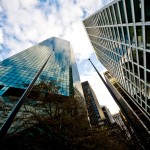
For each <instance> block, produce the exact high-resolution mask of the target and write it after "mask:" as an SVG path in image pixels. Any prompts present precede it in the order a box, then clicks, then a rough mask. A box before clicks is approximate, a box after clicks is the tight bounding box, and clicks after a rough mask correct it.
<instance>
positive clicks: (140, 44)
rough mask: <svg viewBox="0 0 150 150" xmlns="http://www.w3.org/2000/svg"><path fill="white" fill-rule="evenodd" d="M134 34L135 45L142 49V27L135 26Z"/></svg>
mask: <svg viewBox="0 0 150 150" xmlns="http://www.w3.org/2000/svg"><path fill="white" fill-rule="evenodd" d="M136 32H137V45H138V46H139V47H143V36H142V27H141V26H137V27H136Z"/></svg>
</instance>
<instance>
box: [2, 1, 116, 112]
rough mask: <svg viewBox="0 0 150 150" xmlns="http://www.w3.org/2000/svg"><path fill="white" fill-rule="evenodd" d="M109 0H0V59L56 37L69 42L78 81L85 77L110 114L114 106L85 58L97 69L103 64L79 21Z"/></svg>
mask: <svg viewBox="0 0 150 150" xmlns="http://www.w3.org/2000/svg"><path fill="white" fill-rule="evenodd" d="M110 1H112V0H13V1H10V0H0V61H1V60H3V59H5V58H7V57H10V56H12V55H14V54H16V53H18V52H20V51H22V50H24V49H26V48H28V47H30V46H32V45H34V44H36V43H38V42H41V41H43V40H45V39H47V38H49V37H52V36H55V37H59V38H62V39H65V40H68V41H70V42H71V45H72V47H73V50H74V53H75V56H76V60H77V62H78V68H79V72H80V77H81V81H86V80H88V81H89V83H90V84H91V86H92V88H93V89H94V91H95V93H96V95H97V97H98V99H99V103H100V104H101V105H106V106H108V108H109V109H110V111H111V112H112V113H115V112H117V111H118V107H117V105H116V104H115V103H114V101H113V100H112V98H111V96H110V95H109V94H108V92H107V90H106V89H105V87H104V86H103V85H102V83H101V81H100V80H99V77H98V76H97V74H96V73H95V71H94V69H93V68H92V67H91V64H90V63H89V62H88V60H87V59H88V58H89V57H90V58H91V60H92V61H93V62H94V64H95V65H96V67H97V68H98V70H99V71H100V72H101V73H102V72H104V69H105V68H104V67H103V66H102V65H101V64H100V62H99V61H97V60H96V57H95V54H94V52H93V48H92V46H91V43H90V41H89V39H88V37H87V34H86V32H85V29H84V27H83V24H82V20H83V19H84V18H86V17H87V16H88V15H90V14H92V13H94V12H95V11H97V10H98V9H100V8H102V7H103V6H104V5H106V4H107V3H109V2H110Z"/></svg>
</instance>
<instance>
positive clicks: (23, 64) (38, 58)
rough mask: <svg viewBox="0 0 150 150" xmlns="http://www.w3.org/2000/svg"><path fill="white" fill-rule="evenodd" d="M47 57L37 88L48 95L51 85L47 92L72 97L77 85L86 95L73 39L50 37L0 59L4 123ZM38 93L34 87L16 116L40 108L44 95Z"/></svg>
mask: <svg viewBox="0 0 150 150" xmlns="http://www.w3.org/2000/svg"><path fill="white" fill-rule="evenodd" d="M49 56H50V57H49ZM48 57H49V59H48ZM47 59H48V61H47V63H46V65H45V67H44V68H43V70H42V72H41V73H40V75H39V77H38V79H37V80H36V82H35V85H34V87H35V88H36V87H38V88H39V89H40V88H41V89H42V91H41V93H43V95H45V94H44V93H46V90H44V86H47V87H48V86H49V87H50V90H49V89H47V92H50V93H51V94H55V95H59V96H65V97H66V96H72V95H73V94H74V88H76V89H77V90H78V91H79V92H80V94H81V95H82V97H83V91H82V87H81V83H80V78H79V73H78V69H77V65H76V62H75V57H74V53H73V50H72V47H71V45H70V42H68V41H65V40H62V39H59V38H56V37H52V38H49V39H47V40H45V41H43V42H40V43H38V44H36V45H35V46H32V47H30V48H28V49H26V50H24V51H22V52H20V53H18V54H16V55H14V56H12V57H9V58H7V59H5V60H3V61H2V62H0V117H1V118H2V119H1V120H0V126H1V125H2V124H3V123H4V121H5V120H6V118H7V117H8V114H9V113H10V112H11V111H12V109H13V108H14V106H15V104H16V103H17V101H18V99H19V97H20V96H21V95H22V94H23V92H24V91H25V90H26V88H27V87H28V86H29V84H30V83H31V82H32V80H33V79H34V77H35V76H36V74H37V73H38V71H39V70H40V69H41V67H42V66H43V64H44V63H45V62H46V60H47ZM42 86H43V87H42ZM39 89H38V90H39ZM33 95H35V96H33ZM38 95H39V93H38V92H37V94H36V93H35V91H34V90H33V91H31V94H30V95H29V96H28V102H26V103H24V104H23V106H22V107H21V109H20V111H19V112H18V114H17V116H16V118H18V117H21V118H23V117H24V116H29V115H28V111H26V110H27V108H28V110H29V111H30V110H34V109H35V108H36V105H37V104H38V103H39V101H40V99H41V97H42V94H40V96H38ZM31 97H32V98H31ZM34 97H36V98H34ZM35 110H36V109H35ZM38 112H40V110H38ZM16 120H17V119H16ZM22 120H23V119H22ZM17 124H18V122H16V121H15V122H14V123H13V125H12V126H17Z"/></svg>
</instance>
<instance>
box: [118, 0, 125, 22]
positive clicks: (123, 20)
mask: <svg viewBox="0 0 150 150" xmlns="http://www.w3.org/2000/svg"><path fill="white" fill-rule="evenodd" d="M119 7H120V13H121V19H122V23H125V22H126V20H125V13H124V7H123V1H119Z"/></svg>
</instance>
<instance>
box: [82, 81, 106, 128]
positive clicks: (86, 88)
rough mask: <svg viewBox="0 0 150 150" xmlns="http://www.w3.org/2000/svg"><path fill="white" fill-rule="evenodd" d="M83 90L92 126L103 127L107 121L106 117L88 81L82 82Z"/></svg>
mask: <svg viewBox="0 0 150 150" xmlns="http://www.w3.org/2000/svg"><path fill="white" fill-rule="evenodd" d="M82 88H83V93H84V97H85V102H86V108H87V111H88V116H89V120H90V123H91V125H92V126H98V125H103V124H104V123H105V119H106V118H105V115H104V113H103V111H102V108H101V107H100V105H99V103H98V100H97V97H96V95H95V93H94V91H93V89H92V88H91V86H90V85H89V83H88V81H85V82H82Z"/></svg>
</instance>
